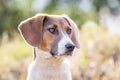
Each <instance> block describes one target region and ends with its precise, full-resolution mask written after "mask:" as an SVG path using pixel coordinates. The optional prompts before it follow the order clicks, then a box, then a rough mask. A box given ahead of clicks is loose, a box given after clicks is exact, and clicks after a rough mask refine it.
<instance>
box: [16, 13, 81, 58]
mask: <svg viewBox="0 0 120 80" xmlns="http://www.w3.org/2000/svg"><path fill="white" fill-rule="evenodd" d="M18 29H19V31H20V33H21V35H22V36H23V38H24V40H25V41H26V42H27V43H28V44H29V45H31V46H32V47H38V48H39V49H41V50H43V51H47V52H49V53H50V54H51V55H53V56H60V55H70V54H71V53H72V52H73V50H74V48H75V47H76V48H79V47H80V44H79V38H78V35H79V32H78V28H77V26H76V24H75V23H74V22H73V21H72V20H71V19H70V18H69V17H67V16H66V15H47V14H38V15H36V16H34V17H31V18H28V19H27V20H25V21H22V22H21V23H20V25H19V26H18Z"/></svg>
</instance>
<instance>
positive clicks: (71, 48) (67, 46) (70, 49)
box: [65, 43, 75, 51]
mask: <svg viewBox="0 0 120 80" xmlns="http://www.w3.org/2000/svg"><path fill="white" fill-rule="evenodd" d="M65 47H66V49H67V50H68V51H73V49H74V48H75V46H74V45H73V44H70V43H68V44H66V45H65Z"/></svg>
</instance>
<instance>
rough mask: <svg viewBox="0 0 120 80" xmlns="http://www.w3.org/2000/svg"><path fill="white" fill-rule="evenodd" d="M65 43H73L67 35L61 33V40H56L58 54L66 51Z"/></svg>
mask: <svg viewBox="0 0 120 80" xmlns="http://www.w3.org/2000/svg"><path fill="white" fill-rule="evenodd" d="M67 43H71V44H73V42H72V41H71V39H70V38H69V37H68V36H66V35H64V34H63V35H62V38H61V40H60V41H59V42H58V55H62V54H64V53H65V52H66V47H65V45H66V44H67Z"/></svg>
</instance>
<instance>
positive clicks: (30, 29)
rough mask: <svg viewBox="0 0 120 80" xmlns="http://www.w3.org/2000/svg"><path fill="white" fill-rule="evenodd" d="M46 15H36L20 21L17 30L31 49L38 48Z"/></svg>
mask: <svg viewBox="0 0 120 80" xmlns="http://www.w3.org/2000/svg"><path fill="white" fill-rule="evenodd" d="M45 17H46V15H44V14H38V15H36V16H34V17H31V18H28V19H27V20H25V21H22V22H21V23H20V25H19V26H18V29H19V31H20V33H21V35H22V36H23V38H24V39H25V41H26V42H27V43H28V44H30V45H31V46H33V47H38V46H39V45H40V42H41V40H42V29H43V24H44V21H45Z"/></svg>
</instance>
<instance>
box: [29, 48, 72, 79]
mask: <svg viewBox="0 0 120 80" xmlns="http://www.w3.org/2000/svg"><path fill="white" fill-rule="evenodd" d="M35 51H36V59H35V60H34V61H33V62H32V63H31V64H30V66H29V68H28V76H27V80H72V78H71V72H70V64H69V61H68V60H67V59H66V58H65V57H53V56H51V55H50V53H49V52H44V51H41V50H39V49H38V48H35Z"/></svg>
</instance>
